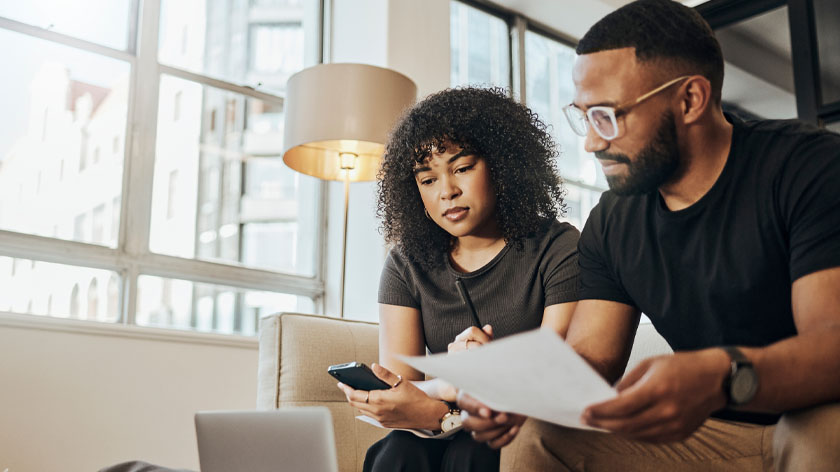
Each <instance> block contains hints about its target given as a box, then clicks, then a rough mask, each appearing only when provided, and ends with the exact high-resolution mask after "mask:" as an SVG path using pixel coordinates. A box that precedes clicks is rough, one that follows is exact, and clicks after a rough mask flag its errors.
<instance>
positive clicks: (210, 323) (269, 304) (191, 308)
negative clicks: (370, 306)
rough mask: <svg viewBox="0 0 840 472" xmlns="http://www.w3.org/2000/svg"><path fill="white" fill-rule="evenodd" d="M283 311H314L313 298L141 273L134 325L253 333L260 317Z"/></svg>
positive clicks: (228, 332)
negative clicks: (135, 323) (135, 322)
mask: <svg viewBox="0 0 840 472" xmlns="http://www.w3.org/2000/svg"><path fill="white" fill-rule="evenodd" d="M283 311H295V312H303V313H313V312H314V311H315V306H314V303H313V302H312V299H310V298H308V297H303V296H299V295H290V294H286V293H276V292H263V291H256V290H245V289H240V288H233V287H226V286H222V285H212V284H204V283H198V282H190V281H187V280H179V279H167V278H161V277H153V276H150V275H141V276H140V277H139V278H138V293H137V324H139V325H141V326H158V327H166V328H180V329H195V330H198V331H214V332H218V333H224V334H243V335H246V336H250V335H254V334H256V333H257V329H258V328H259V320H260V318H262V317H265V316H269V315H272V314H274V313H279V312H283Z"/></svg>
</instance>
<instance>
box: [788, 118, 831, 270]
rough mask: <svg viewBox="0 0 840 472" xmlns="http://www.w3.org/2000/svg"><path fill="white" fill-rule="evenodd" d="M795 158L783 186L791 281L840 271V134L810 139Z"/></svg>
mask: <svg viewBox="0 0 840 472" xmlns="http://www.w3.org/2000/svg"><path fill="white" fill-rule="evenodd" d="M795 153H796V154H795V155H793V156H791V158H790V159H789V160H788V164H787V166H786V167H785V169H784V172H783V173H782V175H781V180H780V182H781V185H780V187H779V196H780V207H781V211H782V214H783V218H785V220H786V222H787V228H788V237H789V241H790V243H789V244H790V279H791V281H795V280H796V279H798V278H800V277H802V276H805V275H808V274H810V273H813V272H817V271H820V270H823V269H829V268H832V267H838V266H840V135H837V134H834V133H829V132H825V133H824V134H820V135H818V136H815V137H812V138H811V139H809V140H808V141H807V142H806V143H804V144H803V145H802V146H801V147H800V149H798V150H797V151H795Z"/></svg>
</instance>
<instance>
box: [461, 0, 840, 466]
mask: <svg viewBox="0 0 840 472" xmlns="http://www.w3.org/2000/svg"><path fill="white" fill-rule="evenodd" d="M577 53H578V55H579V57H578V58H577V60H576V63H575V66H574V71H573V79H574V83H575V97H574V102H573V104H571V105H570V106H568V107H566V109H565V110H564V111H565V112H566V115H567V118H568V119H569V122H570V125H571V126H572V128H573V129H575V131H576V132H578V133H579V134H581V135H582V136H585V137H586V143H585V145H586V149H587V151H589V152H593V153H594V154H595V157H596V158H597V159H598V161H599V162H600V163H601V165H602V167H603V169H604V173H605V174H606V177H607V181H608V183H609V185H610V191H608V192H606V193H605V194H604V195H603V197H602V198H601V201H600V203H599V204H598V206H597V207H596V208H595V209H594V210H593V211H592V214H591V215H590V217H589V220H588V221H587V222H586V226H585V227H584V230H583V233H582V235H581V239H580V243H579V248H578V249H579V258H580V268H581V293H580V298H581V301H580V302H579V303H578V306H577V309H576V310H575V313H574V316H573V319H572V322H571V325H570V327H569V331H568V335H567V342H568V343H569V344H570V345H571V346H572V347H573V348H574V349H575V350H576V351H577V352H578V353H579V354H580V355H581V356H583V357H584V358H585V359H586V360H587V361H589V363H590V364H591V365H592V366H593V367H594V368H595V369H596V370H598V371H599V372H600V373H601V374H602V375H603V376H604V377H605V378H606V379H607V380H608V381H610V382H613V381H616V380H618V379H619V378H620V377H621V376H622V374H623V371H624V367H625V365H626V363H627V359H628V356H629V352H630V349H631V347H632V342H633V336H634V333H635V330H636V328H637V326H638V322H639V318H640V313H642V312H644V313H645V314H646V315H647V316H648V317H649V318H650V319H651V321H652V322H653V324H654V327H656V329H657V331H659V333H660V334H662V335H663V337H664V338H665V339H666V340H667V341H668V343H669V344H670V345H671V347H672V348H673V349H674V350H675V351H676V354H674V355H672V356H661V357H656V358H652V359H649V360H647V361H644V362H643V363H642V364H641V365H639V366H638V367H637V368H636V369H633V370H632V371H630V372H628V373H626V374H625V375H624V377H623V378H621V380H620V381H619V382H618V383H617V385H616V387H617V390H618V391H619V394H618V396H617V397H616V398H615V399H613V400H610V401H606V402H604V403H601V404H597V405H592V406H590V407H589V408H587V409H586V410H585V411H584V413H583V416H582V421H583V422H585V423H586V424H588V425H591V426H594V427H597V428H601V429H603V430H606V431H609V432H612V433H615V434H608V433H602V432H596V431H583V430H575V429H571V428H563V427H560V426H556V425H551V424H548V423H544V422H539V421H536V420H533V419H531V420H528V421H527V422H524V418H522V417H519V416H517V415H511V414H505V413H496V412H492V411H490V410H489V409H487V408H486V407H485V406H483V405H481V404H480V403H478V402H477V401H475V400H474V399H472V398H470V397H468V396H463V397H462V398H461V400H460V402H459V404H460V405H461V407H462V408H463V409H464V410H466V411H467V412H468V414H469V415H470V416H469V417H468V418H467V419H466V420H465V426H466V427H467V428H469V429H472V430H473V431H474V432H473V434H474V436H475V437H476V439H478V440H482V441H487V442H488V443H489V444H490V445H491V446H494V447H502V446H504V445H506V444H508V443H510V442H511V441H512V440H513V442H512V444H511V445H510V446H508V447H506V448H505V449H503V452H502V469H503V470H569V469H571V470H583V469H584V468H585V469H586V470H669V471H674V470H773V468H774V467H775V469H776V470H808V471H814V470H837V468H838V467H840V466H838V464H840V452H838V451H840V447H838V445H839V444H840V406H838V405H840V404H838V403H836V402H838V400H840V136H837V135H835V134H832V133H828V132H826V131H823V130H819V129H817V128H813V127H810V126H807V125H805V124H802V123H799V122H796V121H759V122H749V123H744V122H742V121H740V120H738V119H737V118H735V117H733V116H730V115H726V114H724V113H723V111H722V109H721V84H722V82H723V59H722V55H721V52H720V47H719V45H718V43H717V41H716V40H715V38H714V35H713V33H712V31H711V29H710V28H709V26H708V24H706V22H705V21H704V20H703V19H702V17H700V15H699V14H697V13H696V12H695V11H694V10H692V9H690V8H687V7H684V6H682V5H680V4H678V3H676V2H671V1H669V0H640V1H637V2H634V3H631V4H628V5H626V6H624V7H623V8H620V9H618V10H616V11H615V12H613V13H611V14H610V15H608V16H606V17H604V18H603V19H602V20H601V21H599V22H598V23H597V24H595V25H594V26H593V27H592V28H591V29H590V30H589V31H588V32H587V33H586V35H585V36H584V37H583V39H581V41H580V43H579V45H578V47H577ZM523 422H524V424H523ZM514 438H515V439H514Z"/></svg>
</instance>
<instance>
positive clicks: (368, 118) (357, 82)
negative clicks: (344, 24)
mask: <svg viewBox="0 0 840 472" xmlns="http://www.w3.org/2000/svg"><path fill="white" fill-rule="evenodd" d="M286 92H287V94H286V103H285V110H286V111H285V114H286V117H285V123H286V124H285V130H284V139H283V162H285V163H286V165H288V166H289V167H291V168H292V169H294V170H296V171H298V172H301V173H304V174H307V175H311V176H313V177H318V178H319V179H324V180H339V181H343V180H345V178H346V177H349V180H350V181H351V182H356V181H363V180H374V179H375V178H376V173H377V172H378V171H379V163H380V161H381V159H382V154H383V153H384V151H385V147H384V145H385V141H386V140H387V137H388V131H390V129H391V127H392V126H393V125H394V124H395V123H396V121H397V119H398V118H399V116H400V114H402V112H403V110H404V109H405V108H407V107H409V106H411V105H412V104H413V103H414V100H415V98H416V96H417V87H416V86H415V85H414V82H412V81H411V79H409V78H408V77H406V76H404V75H402V74H400V73H398V72H395V71H393V70H390V69H383V68H381V67H375V66H369V65H364V64H321V65H318V66H315V67H310V68H308V69H304V70H302V71H300V72H298V73H297V74H295V75H293V76H292V77H291V78H289V82H288V84H287V86H286ZM342 153H350V154H355V155H356V156H357V157H356V159H355V164H354V165H353V166H352V169H349V170H342V158H341V154H342ZM345 174H348V175H345Z"/></svg>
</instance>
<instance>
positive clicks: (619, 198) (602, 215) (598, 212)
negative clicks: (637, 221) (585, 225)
mask: <svg viewBox="0 0 840 472" xmlns="http://www.w3.org/2000/svg"><path fill="white" fill-rule="evenodd" d="M653 196H655V195H653ZM651 197H652V194H642V195H617V194H616V193H615V192H613V191H612V190H607V191H606V192H604V193H602V194H601V199H600V200H599V201H598V204H597V205H595V208H593V209H592V212H591V213H590V214H589V218H590V219H591V218H593V217H594V218H595V219H596V220H598V221H600V222H607V221H609V220H612V219H616V218H618V219H621V218H624V217H625V216H627V215H628V214H633V215H637V216H638V211H639V210H640V209H642V208H645V207H647V205H648V201H649V200H650V198H651ZM587 221H588V220H587Z"/></svg>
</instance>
